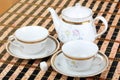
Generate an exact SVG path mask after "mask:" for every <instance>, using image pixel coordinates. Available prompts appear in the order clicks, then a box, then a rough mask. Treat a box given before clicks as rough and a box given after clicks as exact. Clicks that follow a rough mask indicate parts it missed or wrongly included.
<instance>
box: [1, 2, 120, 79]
mask: <svg viewBox="0 0 120 80" xmlns="http://www.w3.org/2000/svg"><path fill="white" fill-rule="evenodd" d="M77 2H78V3H80V4H81V5H83V6H86V7H89V8H91V9H92V11H93V17H94V18H95V17H96V16H99V15H101V16H103V17H105V19H106V20H107V21H108V25H109V28H108V29H107V31H106V32H105V33H104V34H103V35H102V36H100V37H99V38H97V40H96V41H95V42H96V44H97V45H98V46H99V49H100V52H102V53H104V54H105V55H107V57H108V59H109V67H108V68H107V69H106V70H105V71H104V72H103V73H101V74H99V75H96V76H93V77H87V78H74V77H69V76H65V75H62V74H59V73H57V72H56V71H54V70H53V69H52V67H51V66H50V58H51V57H47V58H43V59H36V60H24V59H19V58H15V57H13V56H11V55H9V53H8V52H7V51H6V49H5V45H6V42H7V39H8V36H10V35H12V34H13V33H14V32H15V31H16V30H17V29H18V28H20V27H23V26H28V25H39V26H43V27H46V28H47V29H48V30H49V32H50V35H52V36H54V37H55V38H57V34H56V31H55V29H54V25H53V21H52V18H51V15H50V13H49V12H48V11H47V8H48V7H53V8H54V9H55V10H56V12H57V14H58V15H59V16H60V14H61V11H62V10H63V9H64V8H66V7H68V6H73V5H75V3H77ZM100 26H101V27H100ZM102 27H103V24H102V23H101V22H99V23H98V24H97V27H96V28H97V31H98V32H99V31H101V29H102ZM41 61H47V63H48V65H49V69H48V70H47V71H46V72H43V71H41V70H40V68H39V63H40V62H41ZM8 79H9V80H15V79H16V80H79V79H80V80H120V2H119V0H20V1H19V2H17V3H16V4H15V5H14V6H12V7H11V8H10V9H9V10H7V11H6V12H5V13H4V14H2V15H1V16H0V80H8Z"/></svg>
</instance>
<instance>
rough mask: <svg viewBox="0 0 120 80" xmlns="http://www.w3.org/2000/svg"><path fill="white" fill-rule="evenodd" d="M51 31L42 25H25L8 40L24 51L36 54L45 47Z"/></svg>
mask: <svg viewBox="0 0 120 80" xmlns="http://www.w3.org/2000/svg"><path fill="white" fill-rule="evenodd" d="M48 35H49V32H48V30H47V29H46V28H44V27H41V26H25V27H21V28H19V29H17V30H16V31H15V33H14V34H13V35H11V36H9V38H8V41H9V42H10V43H11V44H12V45H14V46H15V47H16V48H18V49H19V50H20V51H21V52H23V53H28V54H34V53H37V52H39V51H41V50H42V49H43V48H44V47H45V43H46V41H47V37H48Z"/></svg>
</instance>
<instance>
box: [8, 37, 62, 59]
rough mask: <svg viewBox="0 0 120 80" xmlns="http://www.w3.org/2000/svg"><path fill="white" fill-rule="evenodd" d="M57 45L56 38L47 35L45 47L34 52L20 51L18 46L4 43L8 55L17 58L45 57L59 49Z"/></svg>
mask: <svg viewBox="0 0 120 80" xmlns="http://www.w3.org/2000/svg"><path fill="white" fill-rule="evenodd" d="M59 47H60V44H59V42H58V40H57V39H55V38H54V37H52V36H50V35H49V37H48V38H47V43H46V46H45V48H44V49H43V50H41V51H40V52H38V53H34V54H25V53H22V52H21V51H20V50H19V49H18V48H16V47H15V46H14V45H12V44H10V43H9V42H8V43H7V45H6V50H7V51H8V53H9V54H10V55H12V56H14V57H17V58H21V59H38V58H45V57H48V56H50V55H52V54H54V53H55V52H56V51H57V50H58V49H59Z"/></svg>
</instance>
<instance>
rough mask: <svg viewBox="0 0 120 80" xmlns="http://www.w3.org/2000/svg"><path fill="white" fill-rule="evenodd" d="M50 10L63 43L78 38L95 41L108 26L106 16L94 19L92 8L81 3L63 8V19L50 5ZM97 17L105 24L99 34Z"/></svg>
mask: <svg viewBox="0 0 120 80" xmlns="http://www.w3.org/2000/svg"><path fill="white" fill-rule="evenodd" d="M48 10H49V11H50V13H51V15H52V18H53V22H54V25H55V29H56V32H57V34H58V38H59V39H60V41H61V42H63V43H65V42H67V41H71V40H76V39H80V40H87V41H94V40H95V39H96V38H97V37H98V36H100V35H102V34H103V33H104V32H105V31H106V30H107V28H108V24H107V21H106V20H105V18H104V17H102V16H98V17H96V18H95V19H93V18H92V10H91V9H89V8H87V7H83V6H80V4H79V3H76V4H75V6H73V7H67V8H65V9H63V10H62V15H61V16H62V19H59V17H58V15H57V14H56V12H55V10H54V9H53V8H51V7H50V8H48ZM96 19H99V20H101V21H102V22H103V23H104V25H105V28H104V30H103V31H102V32H100V33H98V34H97V33H96V28H95V25H94V22H95V21H96Z"/></svg>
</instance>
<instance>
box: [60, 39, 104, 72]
mask: <svg viewBox="0 0 120 80" xmlns="http://www.w3.org/2000/svg"><path fill="white" fill-rule="evenodd" d="M62 51H63V54H64V57H65V59H66V60H65V61H66V64H67V66H68V68H69V69H71V70H74V71H84V70H88V69H90V68H91V67H92V65H93V64H100V63H101V62H102V61H103V58H102V57H100V56H96V55H97V53H98V46H97V45H96V44H95V43H93V42H90V41H84V40H74V41H69V42H67V43H65V44H63V46H62ZM95 60H97V61H95Z"/></svg>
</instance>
